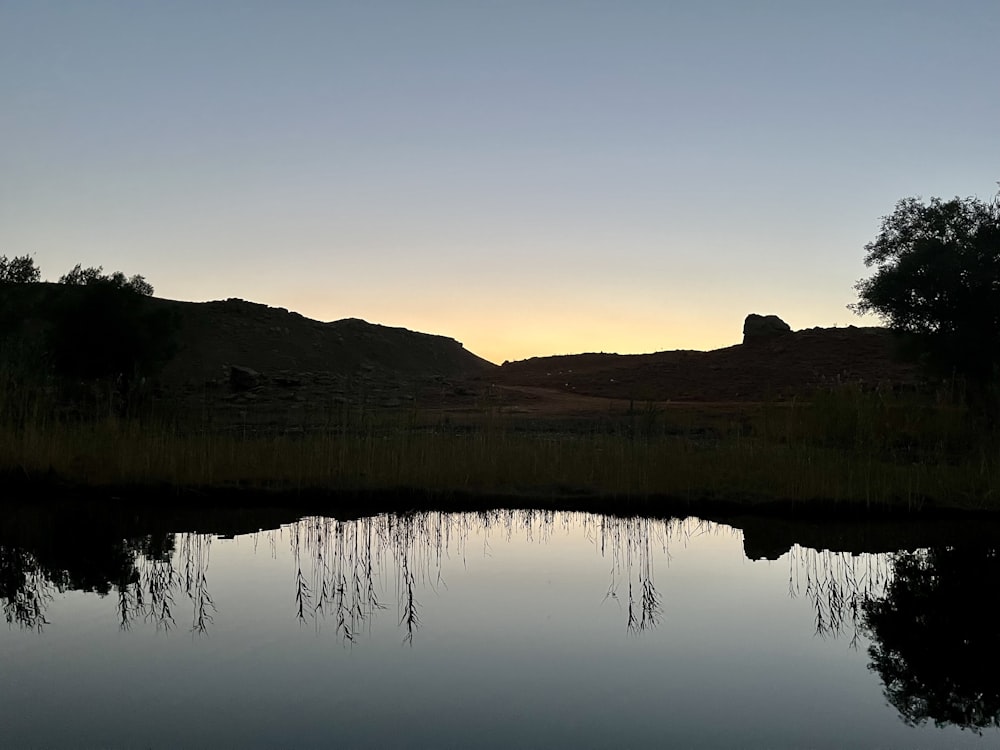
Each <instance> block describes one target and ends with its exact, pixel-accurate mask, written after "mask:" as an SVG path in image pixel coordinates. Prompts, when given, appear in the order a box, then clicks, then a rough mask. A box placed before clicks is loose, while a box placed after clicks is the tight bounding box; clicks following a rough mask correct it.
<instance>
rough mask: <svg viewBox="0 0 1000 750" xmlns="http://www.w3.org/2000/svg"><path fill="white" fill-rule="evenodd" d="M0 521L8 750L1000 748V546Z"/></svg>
mask: <svg viewBox="0 0 1000 750" xmlns="http://www.w3.org/2000/svg"><path fill="white" fill-rule="evenodd" d="M284 515H285V516H287V515H288V514H287V513H285V514H284ZM0 519H2V520H0V604H2V607H3V612H4V615H5V617H6V622H7V623H8V627H7V628H5V629H3V630H0V665H2V672H0V719H2V721H0V746H2V747H11V748H17V747H123V748H133V747H136V748H144V747H152V748H160V747H162V748H173V747H332V746H341V747H435V748H442V747H505V748H506V747H637V746H640V745H647V746H656V747H660V746H670V747H692V748H698V747H709V748H715V747H726V748H730V747H733V748H735V747H741V748H843V747H880V748H921V747H926V748H952V747H996V746H997V743H998V741H1000V734H998V731H997V729H996V726H997V723H998V720H1000V678H998V677H997V672H996V669H997V666H998V653H1000V639H998V634H1000V628H998V626H997V623H996V620H995V618H994V616H993V615H991V614H989V612H990V606H991V602H992V600H993V599H994V598H995V592H996V584H997V583H998V582H1000V565H998V562H997V556H996V552H995V551H994V550H993V549H991V548H990V547H989V546H988V545H982V544H970V545H965V546H963V545H955V544H948V545H940V546H934V547H929V548H924V549H918V550H908V551H906V550H904V551H899V552H892V553H886V552H882V553H865V554H853V553H852V552H850V551H836V545H833V547H834V549H833V550H832V551H831V550H829V549H828V550H826V551H824V550H817V549H813V548H809V547H805V546H800V545H797V544H795V545H792V546H791V547H790V548H789V549H787V551H784V552H783V553H782V552H781V551H780V549H779V550H775V551H773V554H772V556H776V557H777V559H773V560H760V561H755V560H751V559H748V557H747V553H746V551H745V550H746V549H750V547H751V544H750V540H749V538H748V539H747V540H746V541H747V545H746V547H745V545H744V541H745V540H744V532H743V531H741V530H738V529H734V528H732V527H729V526H724V525H717V524H714V523H710V522H706V521H701V520H698V519H695V518H687V519H681V520H678V519H673V520H656V519H646V518H614V517H607V516H597V515H586V514H574V513H545V512H532V511H493V512H489V513H482V514H447V513H419V514H410V515H404V516H398V515H380V516H375V517H369V518H362V519H360V520H346V521H339V520H336V519H333V518H327V517H317V516H309V517H304V518H301V519H298V520H296V519H295V517H294V516H291V517H290V518H284V519H283V514H282V512H272V513H269V514H267V513H265V514H262V515H257V514H250V513H246V512H244V513H225V512H220V513H216V514H213V516H212V517H211V518H210V519H207V518H201V519H200V520H197V517H195V518H192V517H190V516H188V517H187V518H184V519H179V518H175V519H164V518H158V519H147V518H145V517H143V516H141V515H138V514H136V513H135V512H134V511H117V512H115V513H112V514H109V515H108V516H107V517H105V516H103V515H101V514H99V513H97V512H96V511H94V510H87V511H86V512H84V511H75V512H65V511H59V512H45V511H44V510H39V509H37V508H35V509H28V510H25V509H23V508H22V509H20V510H18V511H10V512H4V513H2V514H0ZM282 521H284V522H283V523H281V522H282ZM279 523H280V524H281V525H279ZM260 526H264V527H265V529H266V530H262V531H257V532H253V533H246V532H247V530H248V529H255V528H259V527H260ZM267 527H270V528H267ZM191 528H201V529H210V528H214V529H215V530H216V532H217V533H196V532H193V531H190V529H191ZM221 531H228V534H222V533H218V532H221ZM237 532H240V533H237ZM840 546H844V545H843V544H841V545H840ZM751 554H753V555H754V556H756V553H754V552H751Z"/></svg>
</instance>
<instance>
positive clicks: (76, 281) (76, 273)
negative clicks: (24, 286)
mask: <svg viewBox="0 0 1000 750" xmlns="http://www.w3.org/2000/svg"><path fill="white" fill-rule="evenodd" d="M59 283H60V284H71V285H73V286H91V285H95V284H104V285H106V286H111V287H114V288H116V289H126V290H129V291H132V292H135V293H136V294H141V295H142V296H144V297H151V296H153V285H152V284H150V283H149V282H148V281H146V279H145V278H144V277H142V276H139V275H138V274H136V275H135V276H130V277H126V276H125V274H123V273H122V272H121V271H115V272H114V273H112V274H106V273H104V267H103V266H97V267H96V268H94V267H93V266H91V267H90V268H83V267H81V265H80V264H79V263H77V264H76V265H75V266H74V267H73V269H72V270H71V271H70V272H69V273H67V274H64V275H63V276H60V277H59Z"/></svg>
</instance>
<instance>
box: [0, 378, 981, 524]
mask: <svg viewBox="0 0 1000 750" xmlns="http://www.w3.org/2000/svg"><path fill="white" fill-rule="evenodd" d="M11 402H12V400H11V398H10V394H6V395H4V396H2V397H0V406H3V405H4V404H7V405H8V407H9V404H10V403H11ZM642 414H643V415H647V414H648V415H651V416H648V418H646V419H641V420H640V424H639V425H638V426H639V427H640V429H636V425H633V424H631V422H627V423H625V424H623V425H622V428H621V429H607V426H606V425H604V426H603V427H602V429H600V430H597V429H595V430H593V431H590V430H587V429H585V428H577V429H576V430H575V431H573V432H540V431H531V430H526V429H523V427H524V425H516V424H514V423H513V422H510V421H508V420H506V419H505V418H504V417H502V416H501V417H497V416H495V415H493V414H492V413H487V414H484V415H483V418H482V419H481V420H480V421H479V424H478V425H477V426H476V427H474V428H471V429H463V430H457V429H454V428H451V427H449V426H441V425H439V426H438V427H437V428H436V429H430V428H427V427H416V426H415V423H416V420H414V418H413V415H412V414H411V413H410V412H406V413H402V412H400V414H399V415H398V418H397V415H395V414H393V413H387V414H381V415H374V417H372V415H364V416H363V418H359V419H357V420H348V421H350V422H351V423H350V424H348V423H347V422H346V421H341V422H340V423H338V424H337V425H336V426H335V428H333V429H325V430H318V431H316V432H306V433H304V434H303V433H299V434H297V435H289V434H280V433H278V432H275V433H273V434H269V435H268V434H262V433H261V432H256V433H251V432H246V431H235V432H234V431H229V432H219V431H207V430H198V429H192V428H190V427H188V428H184V429H181V428H178V427H176V426H171V425H170V424H168V423H167V422H156V421H150V420H146V421H139V420H123V419H119V418H115V417H105V418H103V419H98V420H87V421H83V420H76V421H72V420H68V419H56V418H55V417H53V416H52V414H51V413H49V412H46V411H43V410H39V409H34V408H31V409H27V408H18V409H11V408H7V409H6V410H5V411H4V412H3V413H2V414H0V417H2V421H0V471H5V472H7V473H8V474H11V473H14V472H16V473H19V474H21V475H22V476H24V475H27V476H28V477H38V476H50V477H55V478H58V479H59V480H62V481H65V482H68V483H70V484H81V485H89V486H123V485H134V486H161V487H191V488H195V487H202V488H204V487H245V488H256V489H261V488H281V489H299V488H321V489H330V490H381V489H393V488H414V489H424V490H428V491H434V492H438V491H441V492H448V491H459V492H471V493H477V492H481V493H490V494H498V493H499V494H512V495H564V496H565V495H569V496H573V495H577V494H581V495H604V496H613V497H620V498H633V499H641V498H646V497H652V496H663V495H670V496H674V497H677V498H687V499H692V500H699V499H726V500H734V501H738V502H742V503H746V504H753V503H757V502H760V501H764V500H772V499H778V500H793V501H810V500H817V499H821V500H829V501H838V502H844V503H852V504H855V505H858V504H860V505H862V506H865V505H869V506H889V505H892V506H900V507H904V508H917V507H921V506H923V505H925V504H928V503H929V504H933V505H938V506H948V507H963V508H989V507H994V506H995V504H996V503H997V499H996V497H997V492H996V490H997V488H998V486H1000V461H998V458H1000V456H998V450H997V447H996V442H995V441H994V440H993V439H992V438H990V437H989V436H984V435H982V434H976V433H975V432H974V431H973V430H972V428H971V427H970V426H969V422H968V420H967V419H964V416H965V415H964V414H963V413H962V410H961V409H958V408H956V407H953V406H951V405H949V404H947V403H942V404H937V403H931V402H929V401H927V400H926V399H924V400H918V399H917V398H916V397H907V396H900V395H896V394H893V393H891V392H886V393H880V392H878V391H874V392H866V391H862V390H860V389H858V388H851V387H845V388H840V389H836V390H831V391H830V392H828V393H825V394H820V395H819V396H817V397H816V398H815V399H814V400H813V401H812V402H811V403H791V404H788V403H786V404H773V405H765V406H763V407H760V408H759V409H758V410H757V411H756V412H754V413H749V412H748V416H747V417H746V418H745V419H741V420H740V421H739V422H738V423H736V422H733V423H731V424H730V425H729V427H728V428H726V427H723V428H719V426H718V425H716V426H713V427H712V429H711V430H708V431H702V432H699V431H697V430H696V429H685V430H677V429H675V428H674V427H675V425H676V422H677V417H676V415H675V416H673V417H671V418H670V419H668V418H666V417H663V416H662V415H660V414H659V413H658V412H655V411H653V407H652V406H650V407H648V408H647V409H646V410H645V411H644V412H642ZM691 427H692V428H693V427H695V425H693V424H692V425H691Z"/></svg>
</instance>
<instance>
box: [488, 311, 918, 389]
mask: <svg viewBox="0 0 1000 750" xmlns="http://www.w3.org/2000/svg"><path fill="white" fill-rule="evenodd" d="M893 350H894V339H893V336H892V334H890V333H889V331H887V330H886V329H884V328H855V327H853V326H852V327H849V328H812V329H808V330H803V331H797V332H794V333H790V334H787V335H784V336H779V337H776V338H774V339H769V340H765V341H755V342H752V343H749V344H737V345H736V346H730V347H727V348H725V349H717V350H715V351H709V352H700V351H664V352H658V353H656V354H631V355H620V354H577V355H570V356H559V357H536V358H533V359H527V360H522V361H519V362H509V363H506V364H504V365H503V366H502V367H501V368H500V370H499V372H498V373H496V374H494V375H491V377H492V378H493V379H494V380H495V381H496V382H497V383H498V384H500V385H508V386H530V387H539V388H553V389H558V390H561V391H567V392H573V393H577V394H580V395H588V396H601V397H607V398H625V399H638V400H650V401H752V400H764V399H772V398H782V397H785V398H787V397H790V396H793V395H797V394H798V395H801V394H805V393H808V392H809V391H811V390H814V389H815V388H822V387H826V386H829V385H832V384H834V383H837V382H862V383H867V384H871V385H874V384H876V383H895V384H912V383H914V382H915V373H914V368H913V366H912V365H908V364H905V363H902V362H899V361H897V360H896V359H895V358H894V356H893Z"/></svg>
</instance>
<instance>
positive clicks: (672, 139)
mask: <svg viewBox="0 0 1000 750" xmlns="http://www.w3.org/2000/svg"><path fill="white" fill-rule="evenodd" d="M998 40H1000V2H997V1H996V0H970V1H966V0H959V1H957V2H949V3H943V2H939V1H935V2H925V1H923V0H909V1H908V2H896V1H895V0H891V1H885V2H880V1H879V0H864V1H859V2H854V1H853V0H846V1H844V2H838V3H831V2H809V1H808V0H799V1H797V2H768V1H767V0H757V1H755V2H750V1H749V0H745V1H743V0H740V1H737V0H719V1H718V2H710V1H709V0H704V1H702V2H697V1H691V2H682V1H677V2H673V1H671V0H660V1H659V2H646V1H640V0H632V1H629V0H615V1H610V0H609V1H607V2H596V1H590V0H575V1H572V2H571V1H561V0H559V1H557V0H533V1H531V2H519V1H517V0H509V1H506V2H504V1H502V0H495V1H493V2H490V1H487V0H464V1H458V0H454V1H450V2H445V1H443V0H399V1H398V2H388V1H385V2H380V1H379V0H364V1H358V2H333V1H329V2H287V1H286V2H246V1H244V2H232V3H230V2H224V1H223V0H212V2H204V1H203V0H200V1H199V2H140V1H138V0H130V1H129V2H99V1H95V0H88V2H75V1H74V2H43V1H41V0H0V102H2V104H0V254H6V255H8V256H12V255H20V254H23V253H30V254H32V255H33V256H34V257H35V260H36V262H37V263H38V264H39V265H40V266H41V268H42V273H43V277H45V278H48V279H50V280H55V279H56V278H57V277H58V276H59V275H61V274H63V273H65V272H66V271H67V270H69V269H70V268H71V267H72V266H73V265H74V264H76V263H83V264H84V265H103V266H104V267H105V269H106V270H122V271H124V272H125V273H127V274H129V275H131V274H133V273H141V274H143V275H145V276H146V278H147V279H148V280H149V281H151V282H152V283H153V285H154V286H155V287H156V293H157V296H163V297H169V298H173V299H184V300H209V299H222V298H226V297H242V298H244V299H250V300H253V301H257V302H264V303H267V304H270V305H273V306H280V307H286V308H289V309H291V310H295V311H298V312H301V313H302V314H304V315H307V316H309V317H312V318H317V319H320V320H334V319H338V318H344V317H359V318H364V319H366V320H369V321H371V322H376V323H383V324H386V325H398V326H405V327H407V328H411V329H414V330H421V331H426V332H431V333H440V334H444V335H448V336H452V337H454V338H457V339H458V340H460V341H462V342H463V343H464V344H465V345H466V347H467V348H469V349H470V350H472V351H473V352H475V353H477V354H479V355H481V356H484V357H486V358H487V359H490V360H493V361H496V362H500V361H502V360H505V359H511V360H513V359H522V358H525V357H528V356H534V355H545V354H562V353H576V352H584V351H608V352H611V351H614V352H621V353H633V352H651V351H660V350H665V349H679V348H689V349H712V348H716V347H720V346H727V345H729V344H733V343H737V342H739V340H740V339H741V335H742V322H743V318H744V316H745V315H746V314H747V313H749V312H758V313H775V314H778V315H780V316H782V317H783V318H784V319H785V320H786V321H787V322H788V323H789V324H790V325H791V326H792V327H793V328H795V329H799V328H806V327H811V326H833V325H842V326H843V325H848V324H852V323H853V324H858V325H865V324H871V323H873V322H875V321H873V320H872V319H865V318H857V317H856V316H855V315H853V313H851V312H850V311H848V310H847V309H846V305H847V304H848V303H851V302H853V301H854V300H855V298H856V297H855V293H854V290H853V284H854V282H855V281H857V280H858V279H859V278H861V277H862V276H864V275H866V269H865V268H864V265H863V257H864V249H863V248H864V245H865V243H866V242H868V241H870V240H871V239H873V238H874V236H875V233H876V231H877V229H878V221H879V217H880V216H883V215H885V214H887V213H890V212H891V211H892V209H893V206H894V205H895V203H896V201H897V200H898V199H900V198H903V197H906V196H911V195H918V196H924V197H930V196H935V195H937V196H941V197H946V198H947V197H952V196H954V195H961V196H969V195H976V196H979V197H980V198H983V199H990V198H992V196H993V195H994V194H995V192H996V190H997V185H996V181H997V180H1000V78H998V76H997V71H998V70H1000V59H998V58H1000V53H998V50H1000V46H998V45H1000V42H998Z"/></svg>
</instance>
